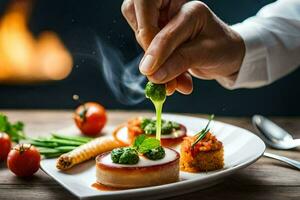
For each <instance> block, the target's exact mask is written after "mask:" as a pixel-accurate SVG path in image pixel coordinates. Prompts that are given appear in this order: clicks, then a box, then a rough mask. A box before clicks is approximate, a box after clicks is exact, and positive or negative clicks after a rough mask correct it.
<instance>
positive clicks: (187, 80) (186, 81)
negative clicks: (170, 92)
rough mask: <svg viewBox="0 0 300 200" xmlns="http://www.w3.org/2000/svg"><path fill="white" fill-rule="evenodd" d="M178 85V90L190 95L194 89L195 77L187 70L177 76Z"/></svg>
mask: <svg viewBox="0 0 300 200" xmlns="http://www.w3.org/2000/svg"><path fill="white" fill-rule="evenodd" d="M176 81H177V87H176V90H177V91H178V92H180V93H182V94H185V95H188V94H191V93H192V91H193V79H192V76H191V75H190V74H189V73H187V72H185V73H183V74H181V75H180V76H178V77H177V78H176Z"/></svg>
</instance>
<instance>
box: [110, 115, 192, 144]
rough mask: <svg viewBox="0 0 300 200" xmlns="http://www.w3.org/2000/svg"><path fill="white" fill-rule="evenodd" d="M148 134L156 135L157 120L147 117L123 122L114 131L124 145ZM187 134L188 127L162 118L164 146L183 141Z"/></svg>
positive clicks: (162, 140)
mask: <svg viewBox="0 0 300 200" xmlns="http://www.w3.org/2000/svg"><path fill="white" fill-rule="evenodd" d="M142 134H146V135H148V136H150V137H155V136H156V120H155V119H151V118H145V117H137V118H134V119H130V120H129V121H128V122H127V123H126V124H121V125H120V126H118V127H117V128H116V129H115V130H114V131H113V136H114V138H115V139H116V140H117V141H119V142H121V143H123V144H124V145H131V144H133V142H134V140H135V138H136V137H137V136H139V135H142ZM185 136H186V127H185V126H184V125H183V124H179V123H177V122H174V121H169V120H162V125H161V143H162V146H166V147H174V146H175V145H178V144H179V143H180V142H182V141H183V138H184V137H185Z"/></svg>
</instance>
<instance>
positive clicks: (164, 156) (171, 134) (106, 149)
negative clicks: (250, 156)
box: [56, 83, 224, 189]
mask: <svg viewBox="0 0 300 200" xmlns="http://www.w3.org/2000/svg"><path fill="white" fill-rule="evenodd" d="M145 93H146V96H147V97H148V98H150V99H151V101H152V102H153V104H154V106H155V109H156V118H155V119H152V118H145V117H137V118H134V119H131V120H129V121H128V122H127V123H126V124H123V125H121V126H119V127H117V128H116V129H115V131H114V132H113V138H112V137H99V138H96V139H94V140H92V141H90V142H88V143H86V144H83V145H81V146H79V147H77V148H75V149H74V150H72V151H71V152H68V153H66V154H63V155H61V156H60V157H59V158H58V159H57V163H56V167H57V168H58V169H60V170H67V169H69V168H71V167H73V166H75V165H77V164H79V163H82V162H84V161H86V160H89V159H91V158H94V157H96V156H97V157H96V181H97V183H98V184H101V185H104V186H107V187H113V188H122V189H124V188H139V187H146V186H154V185H162V184H167V183H172V182H176V181H178V180H179V171H180V170H182V171H187V172H202V171H210V170H216V169H221V168H223V165H224V158H223V157H224V155H223V154H224V153H223V152H224V150H223V145H222V143H221V142H220V141H218V140H217V139H216V137H215V136H214V135H212V133H211V132H209V124H210V121H211V120H212V118H213V116H212V117H211V119H210V120H209V122H208V124H207V125H206V127H205V128H204V129H202V130H201V131H200V132H199V133H197V134H196V135H194V136H188V137H187V135H186V132H187V130H186V127H185V126H184V125H183V124H180V123H177V122H175V121H170V120H162V119H161V111H162V105H163V103H164V101H165V99H166V93H165V86H164V85H156V84H153V83H148V84H147V85H146V90H145ZM180 143H181V151H180V154H179V153H178V152H177V151H176V150H174V149H171V148H169V147H170V146H171V147H172V146H173V147H175V146H176V145H177V146H178V145H179V144H180ZM166 146H169V147H166Z"/></svg>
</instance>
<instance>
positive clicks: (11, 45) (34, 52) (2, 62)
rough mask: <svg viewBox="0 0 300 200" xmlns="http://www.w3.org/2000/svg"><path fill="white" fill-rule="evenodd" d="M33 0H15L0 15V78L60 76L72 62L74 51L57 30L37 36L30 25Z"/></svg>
mask: <svg viewBox="0 0 300 200" xmlns="http://www.w3.org/2000/svg"><path fill="white" fill-rule="evenodd" d="M31 6H32V0H13V1H12V2H11V4H10V5H9V7H8V9H7V11H6V13H5V14H4V16H3V17H2V19H0V81H1V82H35V81H44V80H60V79H63V78H65V77H67V76H68V75H69V74H70V72H71V70H72V66H73V61H72V57H71V54H70V53H69V52H68V50H67V49H66V48H65V46H64V45H63V43H62V42H61V40H60V39H59V38H58V36H57V35H56V34H55V33H54V32H50V31H45V32H42V33H41V34H40V35H39V36H38V38H34V37H33V35H32V34H31V32H30V31H29V29H28V27H27V20H28V18H29V14H30V11H31Z"/></svg>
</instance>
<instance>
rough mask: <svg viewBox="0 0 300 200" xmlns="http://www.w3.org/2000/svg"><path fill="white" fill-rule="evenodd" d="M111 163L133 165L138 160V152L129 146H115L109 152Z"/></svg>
mask: <svg viewBox="0 0 300 200" xmlns="http://www.w3.org/2000/svg"><path fill="white" fill-rule="evenodd" d="M111 159H112V161H113V163H118V164H129V165H133V164H136V163H138V162H139V155H138V152H137V151H136V150H135V149H134V148H131V147H123V148H116V149H114V150H112V152H111Z"/></svg>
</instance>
